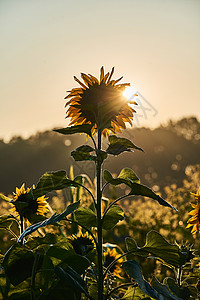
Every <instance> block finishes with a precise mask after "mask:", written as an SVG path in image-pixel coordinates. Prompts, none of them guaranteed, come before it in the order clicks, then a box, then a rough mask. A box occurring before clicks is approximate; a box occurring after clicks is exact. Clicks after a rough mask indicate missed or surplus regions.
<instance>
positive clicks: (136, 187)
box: [128, 182, 177, 211]
mask: <svg viewBox="0 0 200 300" xmlns="http://www.w3.org/2000/svg"><path fill="white" fill-rule="evenodd" d="M129 186H131V191H130V193H129V194H128V195H129V196H130V195H140V196H145V197H149V198H151V199H154V200H156V201H158V203H159V204H160V205H163V206H167V207H170V208H172V209H174V210H176V211H177V209H176V208H174V207H173V206H172V205H171V204H169V203H168V202H167V201H165V200H164V199H163V198H161V197H160V196H159V195H157V194H156V193H154V192H153V191H152V190H151V189H150V188H148V187H147V186H145V185H142V184H139V183H135V182H133V183H131V185H129Z"/></svg>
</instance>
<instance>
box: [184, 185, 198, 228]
mask: <svg viewBox="0 0 200 300" xmlns="http://www.w3.org/2000/svg"><path fill="white" fill-rule="evenodd" d="M193 195H194V196H195V199H196V200H197V204H196V205H195V204H192V203H191V206H192V207H193V208H194V209H193V210H192V211H190V212H189V215H191V216H192V217H191V218H190V219H189V220H188V225H187V226H186V228H189V227H191V226H193V228H192V230H191V233H193V234H195V233H196V232H198V231H199V232H200V187H199V189H198V191H197V193H196V194H193Z"/></svg>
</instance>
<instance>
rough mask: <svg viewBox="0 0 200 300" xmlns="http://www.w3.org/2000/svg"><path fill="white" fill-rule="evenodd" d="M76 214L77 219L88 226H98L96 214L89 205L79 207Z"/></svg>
mask: <svg viewBox="0 0 200 300" xmlns="http://www.w3.org/2000/svg"><path fill="white" fill-rule="evenodd" d="M74 215H75V220H76V221H77V222H78V223H80V224H81V225H83V226H86V227H87V228H90V227H96V226H97V217H96V214H95V213H94V212H93V211H92V210H91V209H90V208H88V207H79V208H78V209H77V210H76V211H75V213H74Z"/></svg>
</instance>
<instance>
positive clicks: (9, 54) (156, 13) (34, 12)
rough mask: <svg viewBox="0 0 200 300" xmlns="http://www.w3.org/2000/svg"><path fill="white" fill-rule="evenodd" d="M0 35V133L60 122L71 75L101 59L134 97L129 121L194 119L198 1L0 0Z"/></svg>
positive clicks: (199, 53)
mask: <svg viewBox="0 0 200 300" xmlns="http://www.w3.org/2000/svg"><path fill="white" fill-rule="evenodd" d="M0 40H1V47H0V60H1V80H0V101H1V102H0V104H1V111H0V112H1V118H0V138H6V139H8V138H10V137H11V136H13V135H16V134H17V135H23V136H26V137H28V136H29V135H30V134H32V133H35V132H36V131H38V130H39V131H42V130H45V129H51V128H53V127H55V126H62V127H65V126H66V125H67V121H66V120H65V109H64V104H65V101H64V97H65V95H66V91H67V90H70V89H71V88H73V87H74V86H76V83H75V82H74V81H73V75H76V76H77V77H79V74H80V72H84V73H91V74H93V75H95V76H98V74H99V69H100V67H101V66H102V65H103V66H104V67H105V70H106V71H110V70H111V68H112V67H113V66H115V74H114V76H113V78H115V79H116V78H118V77H119V76H121V75H123V76H124V79H123V81H124V82H131V84H132V85H133V86H134V87H135V88H136V90H137V91H139V92H140V94H141V95H142V100H141V103H142V101H143V105H144V106H146V107H147V108H148V109H149V110H146V115H145V113H144V112H143V111H142V109H140V111H139V109H138V115H140V119H139V121H138V120H137V122H138V124H137V126H139V125H143V124H144V125H148V126H156V125H158V124H159V123H160V122H162V123H163V122H166V121H167V120H168V119H170V118H172V119H178V118H180V117H182V116H191V115H196V116H197V117H198V118H199V119H200V100H199V95H200V1H199V0H168V1H165V0H137V1H136V0H123V1H122V0H121V1H119V0H101V1H96V0H84V1H83V0H76V1H71V0H70V1H68V0H34V1H33V0H9V1H8V0H0ZM136 110H137V109H136ZM155 112H156V113H155Z"/></svg>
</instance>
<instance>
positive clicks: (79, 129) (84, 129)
mask: <svg viewBox="0 0 200 300" xmlns="http://www.w3.org/2000/svg"><path fill="white" fill-rule="evenodd" d="M92 127H93V125H90V124H83V125H75V126H71V127H66V128H60V129H54V131H56V132H59V133H62V134H65V135H68V134H75V133H86V134H88V135H89V136H92V133H91V130H92Z"/></svg>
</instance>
